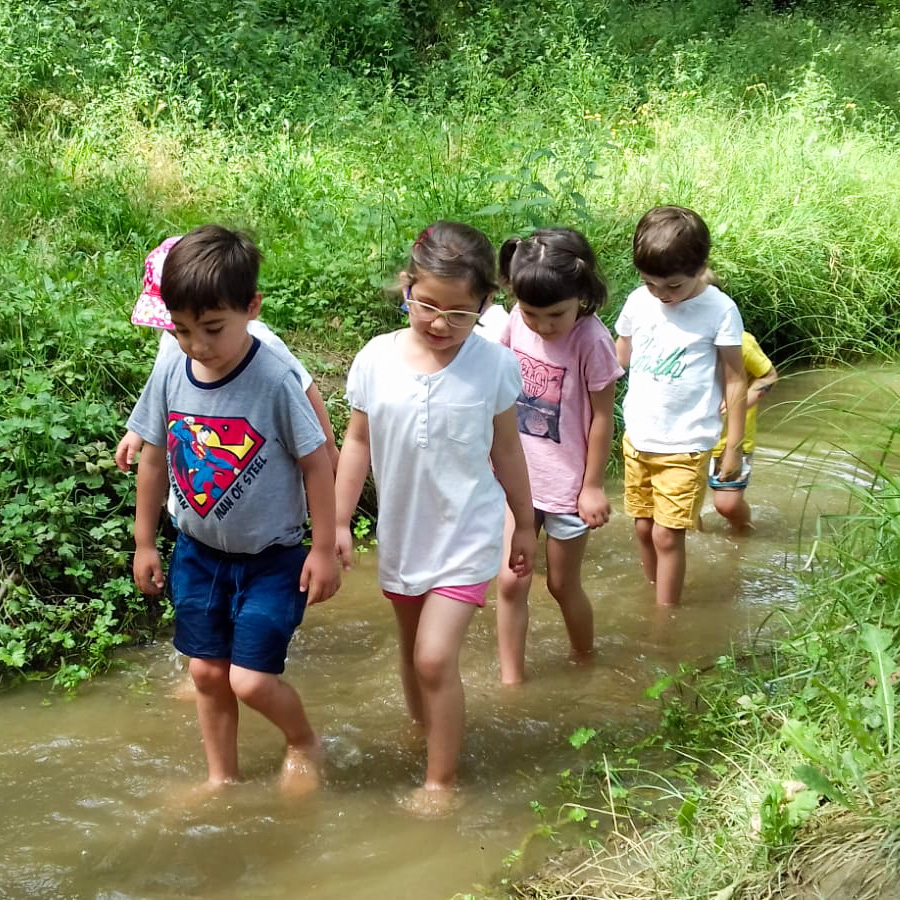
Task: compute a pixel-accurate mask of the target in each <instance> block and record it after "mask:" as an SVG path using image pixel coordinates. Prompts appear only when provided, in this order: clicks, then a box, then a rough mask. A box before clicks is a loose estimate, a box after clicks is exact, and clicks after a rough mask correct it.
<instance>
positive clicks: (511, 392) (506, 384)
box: [492, 344, 524, 416]
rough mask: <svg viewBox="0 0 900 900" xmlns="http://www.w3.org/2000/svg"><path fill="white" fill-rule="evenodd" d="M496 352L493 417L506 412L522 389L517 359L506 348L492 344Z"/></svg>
mask: <svg viewBox="0 0 900 900" xmlns="http://www.w3.org/2000/svg"><path fill="white" fill-rule="evenodd" d="M492 346H493V347H495V349H496V351H497V356H498V359H497V363H496V367H497V372H498V378H497V394H496V396H497V401H496V404H495V406H494V415H495V416H496V415H499V414H500V413H502V412H506V410H508V409H509V408H510V407H511V406H512V405H513V404H514V403H515V402H516V398H517V397H518V396H519V394H521V393H522V389H523V387H524V385H523V382H522V368H521V366H520V365H519V360H518V357H517V356H516V354H515V353H513V352H512V350H510V349H509V348H508V347H504V346H503V345H502V344H494V345H492Z"/></svg>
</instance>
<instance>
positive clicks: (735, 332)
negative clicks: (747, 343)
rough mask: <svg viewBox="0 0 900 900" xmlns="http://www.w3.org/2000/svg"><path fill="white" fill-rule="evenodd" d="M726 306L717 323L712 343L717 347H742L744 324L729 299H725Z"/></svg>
mask: <svg viewBox="0 0 900 900" xmlns="http://www.w3.org/2000/svg"><path fill="white" fill-rule="evenodd" d="M726 299H727V300H728V306H727V308H726V309H725V311H724V314H723V315H722V318H721V320H720V322H719V329H718V331H717V332H716V339H715V341H714V343H715V345H716V346H717V347H743V344H744V340H743V336H744V323H743V321H742V320H741V314H740V312H739V311H738V308H737V306H736V305H735V303H734V301H733V300H732V299H731V298H730V297H726Z"/></svg>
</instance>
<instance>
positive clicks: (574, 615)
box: [547, 532, 594, 659]
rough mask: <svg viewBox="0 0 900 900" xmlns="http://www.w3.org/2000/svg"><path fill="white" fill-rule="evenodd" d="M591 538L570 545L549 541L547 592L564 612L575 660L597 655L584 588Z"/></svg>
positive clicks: (589, 605) (590, 611) (583, 538)
mask: <svg viewBox="0 0 900 900" xmlns="http://www.w3.org/2000/svg"><path fill="white" fill-rule="evenodd" d="M589 534H590V532H587V533H585V534H583V535H581V537H577V538H574V539H573V540H570V541H560V540H557V539H556V538H552V537H550V536H549V535H548V537H547V589H548V590H549V591H550V594H551V595H552V596H553V599H554V600H556V602H557V603H558V604H559V609H560V611H561V612H562V615H563V621H564V622H565V623H566V631H567V632H568V635H569V643H570V644H571V645H572V657H573V659H586V658H588V657H590V656H591V654H592V653H593V652H594V610H593V609H592V608H591V602H590V600H588V596H587V594H586V593H585V592H584V588H583V587H582V584H581V561H582V560H583V559H584V551H585V548H586V547H587V542H588V536H589Z"/></svg>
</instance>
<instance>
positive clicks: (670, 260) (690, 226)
mask: <svg viewBox="0 0 900 900" xmlns="http://www.w3.org/2000/svg"><path fill="white" fill-rule="evenodd" d="M710 243H711V240H710V236H709V228H707V227H706V223H705V222H704V221H703V219H701V218H700V216H698V215H697V213H695V212H694V211H693V210H691V209H686V208H685V207H683V206H655V207H654V208H653V209H651V210H649V211H648V212H646V213H644V215H643V216H642V217H641V221H640V222H638V226H637V229H636V231H635V233H634V248H633V254H632V260H633V262H634V267H635V268H636V269H637V270H638V272H644V273H645V274H647V275H655V276H656V277H658V278H666V277H668V276H670V275H691V276H693V275H697V274H699V273H700V272H701V271H702V270H703V269H705V268H706V262H707V260H708V259H709V248H710Z"/></svg>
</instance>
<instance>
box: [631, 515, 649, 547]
mask: <svg viewBox="0 0 900 900" xmlns="http://www.w3.org/2000/svg"><path fill="white" fill-rule="evenodd" d="M634 531H635V534H636V535H637V539H638V540H639V541H642V542H643V543H650V542H652V540H653V519H644V518H640V519H635V520H634Z"/></svg>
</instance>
